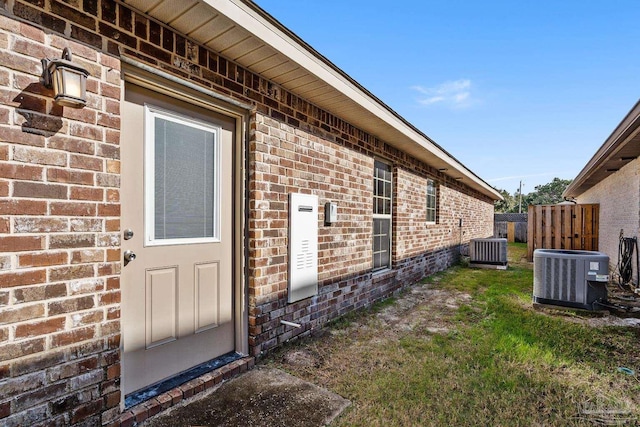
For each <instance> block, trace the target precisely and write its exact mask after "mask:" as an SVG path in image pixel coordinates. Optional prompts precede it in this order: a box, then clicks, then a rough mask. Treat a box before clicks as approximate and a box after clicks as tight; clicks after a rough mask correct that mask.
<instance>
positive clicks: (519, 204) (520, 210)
mask: <svg viewBox="0 0 640 427" xmlns="http://www.w3.org/2000/svg"><path fill="white" fill-rule="evenodd" d="M518 193H519V195H520V202H519V203H518V213H522V180H520V189H519V190H518Z"/></svg>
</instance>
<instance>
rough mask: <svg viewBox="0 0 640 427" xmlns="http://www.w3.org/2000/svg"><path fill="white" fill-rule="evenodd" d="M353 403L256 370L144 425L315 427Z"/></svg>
mask: <svg viewBox="0 0 640 427" xmlns="http://www.w3.org/2000/svg"><path fill="white" fill-rule="evenodd" d="M350 404H351V402H349V401H348V400H346V399H344V398H342V397H340V396H338V395H337V394H335V393H333V392H330V391H329V390H326V389H323V388H321V387H318V386H316V385H314V384H311V383H309V382H306V381H303V380H301V379H299V378H296V377H294V376H292V375H289V374H287V373H286V372H284V371H281V370H279V369H272V368H263V367H256V368H254V369H253V370H251V371H249V372H247V373H245V374H242V375H240V376H238V377H236V378H234V379H231V380H230V381H228V382H226V383H223V384H222V385H221V386H220V387H219V388H217V389H214V390H213V391H211V392H209V393H206V394H204V395H202V397H196V398H195V399H194V400H189V401H185V403H184V404H181V405H178V406H176V407H174V408H171V409H170V410H169V411H168V412H166V413H163V414H160V415H157V416H156V417H154V418H151V419H149V420H147V421H145V422H144V423H143V424H142V425H143V426H145V427H200V426H202V427H204V426H207V427H212V426H225V427H235V426H238V427H240V426H242V427H259V426H265V427H266V426H269V427H276V426H282V427H307V426H308V427H317V426H324V425H328V424H329V423H330V422H331V421H332V420H333V419H334V418H336V417H337V416H338V415H340V413H341V412H342V411H343V410H344V409H345V408H347V407H348V406H349V405H350Z"/></svg>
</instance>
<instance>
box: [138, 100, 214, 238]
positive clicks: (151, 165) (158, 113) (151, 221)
mask: <svg viewBox="0 0 640 427" xmlns="http://www.w3.org/2000/svg"><path fill="white" fill-rule="evenodd" d="M156 117H159V118H162V119H164V120H168V121H172V122H174V123H180V124H184V125H187V126H191V127H194V128H197V129H201V130H204V131H207V132H211V133H213V135H214V137H213V138H214V139H213V147H214V148H213V149H214V156H215V157H214V162H215V163H214V175H213V180H214V183H213V191H214V194H213V206H214V210H213V236H212V237H197V238H179V239H156V238H155V215H154V213H155V209H154V207H155V181H154V171H155V118H156ZM220 156H221V148H220V127H219V126H214V125H212V124H211V123H207V122H204V121H201V120H196V119H193V118H190V117H187V116H183V115H181V114H178V113H175V112H172V111H169V110H165V109H163V108H160V107H156V106H153V105H148V104H145V106H144V198H145V200H144V202H145V203H144V210H145V212H144V217H145V233H144V234H145V239H144V245H145V246H168V245H187V244H194V243H218V242H220V241H221V239H220V236H221V233H220V200H221V194H220V191H221V188H220V187H221V183H220V168H221V167H222V164H221V157H220Z"/></svg>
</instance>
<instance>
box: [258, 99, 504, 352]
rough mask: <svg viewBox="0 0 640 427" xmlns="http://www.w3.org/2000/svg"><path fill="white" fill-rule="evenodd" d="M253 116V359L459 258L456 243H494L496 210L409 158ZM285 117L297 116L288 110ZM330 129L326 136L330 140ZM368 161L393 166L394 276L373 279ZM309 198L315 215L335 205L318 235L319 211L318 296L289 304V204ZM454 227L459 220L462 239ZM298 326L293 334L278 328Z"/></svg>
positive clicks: (344, 136) (356, 136)
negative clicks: (433, 198)
mask: <svg viewBox="0 0 640 427" xmlns="http://www.w3.org/2000/svg"><path fill="white" fill-rule="evenodd" d="M271 113H272V114H271V115H270V116H266V115H264V114H260V113H258V114H256V116H255V122H254V123H253V124H252V137H251V139H252V142H251V148H250V153H249V163H250V164H249V170H250V178H251V181H250V211H251V212H250V221H249V229H250V230H251V235H250V240H249V260H250V261H249V262H250V265H249V267H250V271H249V299H250V307H251V308H250V316H249V325H250V330H249V335H250V338H249V340H250V346H251V348H252V352H253V353H252V354H253V355H254V356H260V355H261V354H263V353H264V352H265V351H268V350H269V349H271V348H273V347H275V346H277V345H279V344H281V343H283V342H285V341H286V340H289V339H291V338H292V337H294V336H297V335H306V334H308V333H310V331H311V330H313V329H315V328H317V327H319V326H321V325H322V324H324V323H325V322H326V321H327V320H330V319H332V318H335V317H338V316H339V315H342V314H344V313H346V312H348V311H351V310H354V309H359V308H362V307H365V306H369V305H371V304H372V303H373V302H375V301H376V300H379V299H381V298H383V297H386V296H389V295H390V294H392V293H393V292H394V291H396V290H398V289H399V288H401V287H404V286H407V285H409V284H411V283H413V282H414V281H416V280H419V279H421V278H422V277H424V276H425V275H427V274H430V273H433V272H436V271H440V270H443V269H445V268H447V267H448V266H450V265H451V264H452V263H453V262H455V261H456V260H457V258H458V256H459V246H460V244H461V243H463V244H465V243H468V241H469V239H470V238H473V237H488V236H491V235H492V234H493V204H492V203H491V202H490V201H488V200H486V199H485V198H481V197H478V195H477V194H472V193H470V192H469V191H468V190H465V188H464V187H463V186H462V185H461V184H459V183H458V182H456V181H453V180H450V179H448V178H446V177H445V176H444V175H442V174H440V173H439V172H437V171H435V170H433V169H432V168H430V167H429V166H428V165H425V164H422V163H420V162H417V161H416V160H415V159H412V158H407V157H405V156H403V155H402V154H401V153H398V152H396V151H395V150H394V149H393V148H391V147H389V146H388V145H386V144H384V143H383V142H381V141H375V142H370V141H369V140H367V139H365V138H363V139H361V137H362V134H361V133H358V132H356V130H355V129H353V128H349V126H348V125H347V124H341V123H340V122H339V119H337V118H334V119H333V121H332V122H333V123H336V122H337V126H341V125H342V126H345V127H347V128H348V129H350V132H349V133H345V132H341V133H340V137H336V134H337V132H333V131H334V128H332V127H328V128H326V129H324V128H314V126H312V125H311V123H310V120H307V122H306V123H304V124H299V126H292V125H290V124H288V120H287V119H286V117H278V119H276V118H275V117H274V116H278V114H275V113H278V112H277V111H272V112H271ZM290 114H291V115H295V116H297V117H300V116H302V112H301V111H298V110H293V111H291V112H290ZM327 129H328V130H327ZM375 157H384V158H386V159H388V160H389V161H391V162H393V165H394V208H393V209H394V215H393V234H392V235H393V269H392V270H391V271H388V272H383V273H379V274H375V275H372V274H371V267H372V237H371V236H372V231H373V207H372V200H373V186H372V183H373V166H374V158H375ZM427 178H430V179H435V180H436V182H437V183H438V190H437V197H438V220H437V222H436V224H429V223H427V222H426V181H427ZM291 192H301V193H310V194H316V195H317V196H318V199H319V204H320V207H322V206H323V205H324V203H325V202H328V201H331V202H335V203H337V205H338V222H337V223H335V224H333V225H331V226H325V225H324V213H323V211H322V209H320V213H319V216H318V224H319V256H318V265H319V282H320V283H319V293H318V295H317V296H316V297H313V298H310V299H307V300H304V301H300V302H297V303H294V304H287V293H286V292H287V254H288V252H287V230H288V204H287V200H288V199H287V197H288V194H289V193H291ZM459 218H463V220H464V225H463V227H462V229H461V228H460V227H459V226H458V225H459V222H458V220H459ZM281 320H288V321H294V322H297V323H300V324H301V325H302V327H301V328H300V329H292V328H291V327H288V326H285V325H281V324H280V321H281Z"/></svg>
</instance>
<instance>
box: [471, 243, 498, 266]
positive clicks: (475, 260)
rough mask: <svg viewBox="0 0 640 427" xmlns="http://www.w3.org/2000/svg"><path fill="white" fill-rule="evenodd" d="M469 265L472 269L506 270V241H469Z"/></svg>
mask: <svg viewBox="0 0 640 427" xmlns="http://www.w3.org/2000/svg"><path fill="white" fill-rule="evenodd" d="M469 263H470V265H471V266H472V267H484V268H495V269H502V270H504V269H506V268H507V239H501V238H486V239H471V241H470V242H469Z"/></svg>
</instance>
